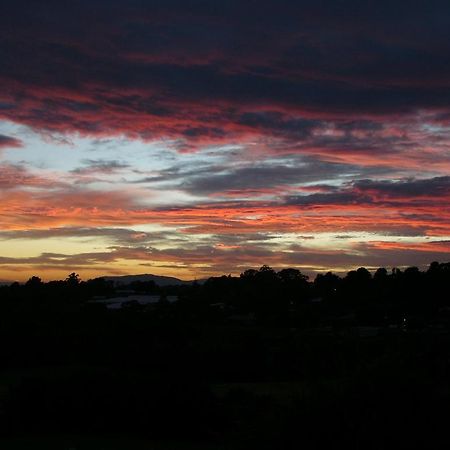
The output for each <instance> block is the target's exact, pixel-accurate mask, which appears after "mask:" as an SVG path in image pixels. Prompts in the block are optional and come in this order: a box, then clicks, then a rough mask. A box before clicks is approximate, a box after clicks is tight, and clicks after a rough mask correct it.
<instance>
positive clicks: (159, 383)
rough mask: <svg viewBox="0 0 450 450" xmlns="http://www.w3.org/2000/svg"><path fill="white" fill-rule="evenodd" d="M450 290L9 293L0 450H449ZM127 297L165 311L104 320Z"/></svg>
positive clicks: (241, 285) (373, 283)
mask: <svg viewBox="0 0 450 450" xmlns="http://www.w3.org/2000/svg"><path fill="white" fill-rule="evenodd" d="M449 288H450V264H438V263H433V264H432V265H431V266H430V268H429V269H428V270H427V271H426V272H420V271H419V270H418V269H415V268H409V269H407V270H404V271H399V270H397V271H394V272H392V273H388V272H386V271H385V270H383V269H380V270H378V271H377V272H376V273H375V274H374V275H371V274H370V273H369V272H368V271H366V270H365V269H358V270H357V271H352V272H350V273H349V274H348V275H347V276H346V277H344V278H339V277H337V276H335V275H333V274H326V275H322V276H318V277H317V278H316V279H315V280H314V282H310V281H309V280H308V279H307V277H305V276H303V275H302V274H301V273H300V272H298V271H296V270H294V269H285V270H283V271H280V272H278V273H276V272H275V271H273V270H272V269H270V268H269V267H267V266H263V267H262V268H261V269H260V270H257V271H254V270H249V271H246V272H244V273H243V274H242V275H241V277H238V278H233V277H220V278H213V279H210V280H208V281H207V282H206V283H205V284H204V285H201V286H200V285H195V284H194V285H192V286H174V287H164V288H159V287H158V286H156V285H155V284H154V283H140V284H139V283H137V284H134V285H132V286H128V287H127V293H126V294H124V293H123V292H122V293H120V292H116V290H115V288H114V287H112V286H111V285H110V284H108V283H107V282H106V281H104V280H101V279H97V280H92V281H89V282H80V280H79V279H78V277H77V276H76V275H75V274H72V275H71V276H69V277H68V278H67V280H65V281H61V282H51V283H42V282H41V281H40V280H39V279H38V278H33V279H31V280H30V281H29V282H28V283H27V284H25V285H17V284H14V285H11V286H6V287H2V288H0V295H1V299H0V436H1V439H0V441H1V442H0V444H1V448H2V449H3V448H5V449H9V448H10V449H22V448H43V449H44V448H45V449H49V450H52V449H69V448H77V449H93V448H95V449H131V450H133V449H155V450H165V449H169V448H170V449H174V450H177V449H194V448H195V449H203V448H204V449H212V450H214V449H227V448H230V449H234V448H238V449H241V448H242V449H249V448H258V449H259V448H261V449H290V448H306V449H315V448H323V447H325V448H327V447H328V448H335V449H364V450H370V449H385V448H386V449H387V448H389V449H390V448H396V449H411V448H420V449H423V448H433V449H436V448H449V446H450V434H449V433H448V423H449V421H450V382H449V380H450V295H449ZM132 292H135V293H136V292H137V293H139V294H140V295H141V296H146V295H147V296H149V298H150V296H151V297H152V298H154V297H155V296H157V297H158V298H159V301H157V302H153V303H149V304H140V303H139V302H138V301H135V300H133V301H129V302H124V303H123V304H122V308H119V309H109V308H108V299H111V298H113V297H117V296H119V295H122V296H123V295H131V293H132ZM129 298H132V297H131V296H130V297H129ZM168 298H176V299H177V301H174V302H169V301H168V300H167V299H168ZM105 300H106V301H105Z"/></svg>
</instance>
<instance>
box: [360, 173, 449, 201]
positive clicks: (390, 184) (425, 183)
mask: <svg viewBox="0 0 450 450" xmlns="http://www.w3.org/2000/svg"><path fill="white" fill-rule="evenodd" d="M354 187H355V188H356V189H357V190H359V191H361V192H373V193H377V194H384V195H387V196H391V197H444V198H445V197H448V196H450V176H445V177H435V178H431V179H419V180H414V179H409V180H402V181H392V180H385V181H373V180H360V181H358V182H356V183H355V184H354Z"/></svg>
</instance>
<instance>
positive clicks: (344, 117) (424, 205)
mask: <svg viewBox="0 0 450 450" xmlns="http://www.w3.org/2000/svg"><path fill="white" fill-rule="evenodd" d="M449 259H450V2H448V0H446V1H427V2H425V1H408V2H406V1H405V2H404V1H392V0H391V1H384V0H381V1H361V0H353V1H339V0H331V1H308V2H306V1H292V0H291V1H283V0H277V1H272V0H270V1H268V0H258V1H250V0H248V1H247V0H222V1H219V0H214V1H213V0H198V1H194V0H192V1H191V0H178V1H172V0H164V1H162V0H160V1H156V0H148V1H143V0H141V1H138V0H122V1H120V0H108V1H107V0H89V1H87V0H86V1H84V0H72V1H69V0H66V1H63V0H58V1H56V0H55V1H48V0H41V1H38V2H36V1H21V0H14V1H12V0H5V1H2V2H1V3H0V280H26V279H27V278H28V277H30V276H31V275H39V276H41V277H42V278H43V279H45V280H49V279H55V278H56V279H58V278H65V276H67V274H68V273H70V272H72V271H76V272H77V273H79V274H80V276H81V277H82V278H83V279H87V278H90V277H94V276H100V275H105V274H109V275H117V274H132V273H154V274H160V275H172V276H177V277H179V278H183V279H193V278H204V277H206V276H210V275H214V274H223V273H226V274H228V273H231V274H239V273H240V272H242V271H243V270H245V269H247V268H250V267H254V268H257V267H260V266H261V265H263V264H268V265H270V266H272V267H274V268H276V269H280V268H283V267H297V268H299V269H300V270H301V271H302V272H305V273H308V274H313V273H314V272H322V271H327V270H332V271H336V272H343V271H347V270H349V269H352V268H355V267H360V266H365V267H367V268H374V267H379V266H386V267H389V268H390V267H393V266H397V267H401V266H405V265H417V266H419V267H425V266H426V265H428V264H429V263H430V262H431V261H434V260H438V261H441V262H444V261H448V260H449Z"/></svg>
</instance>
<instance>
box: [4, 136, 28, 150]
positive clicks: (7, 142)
mask: <svg viewBox="0 0 450 450" xmlns="http://www.w3.org/2000/svg"><path fill="white" fill-rule="evenodd" d="M22 146H23V143H22V141H21V140H19V139H16V138H13V137H10V136H4V135H3V134H0V150H2V149H4V148H17V147H22Z"/></svg>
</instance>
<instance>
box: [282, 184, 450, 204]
mask: <svg viewBox="0 0 450 450" xmlns="http://www.w3.org/2000/svg"><path fill="white" fill-rule="evenodd" d="M449 195H450V177H448V176H445V177H435V178H428V179H402V180H368V179H366V180H358V181H354V182H352V183H350V184H347V185H344V186H343V187H342V188H341V189H340V190H338V191H335V192H331V193H321V192H319V193H313V194H310V195H292V196H287V197H286V203H287V204H288V205H299V206H315V205H337V206H345V205H349V204H354V205H364V204H366V205H368V204H374V205H375V204H379V205H383V204H393V205H395V204H397V205H399V206H400V205H401V203H402V202H404V203H405V204H408V202H412V201H414V202H415V203H416V204H418V203H419V201H421V202H422V203H423V204H424V205H428V206H430V207H433V206H434V207H438V205H440V204H443V205H446V204H447V202H448V197H449Z"/></svg>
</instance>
